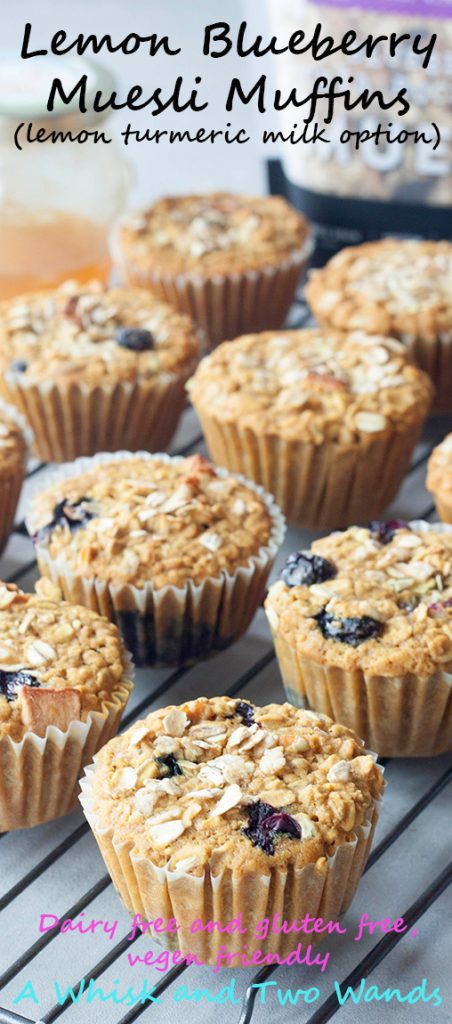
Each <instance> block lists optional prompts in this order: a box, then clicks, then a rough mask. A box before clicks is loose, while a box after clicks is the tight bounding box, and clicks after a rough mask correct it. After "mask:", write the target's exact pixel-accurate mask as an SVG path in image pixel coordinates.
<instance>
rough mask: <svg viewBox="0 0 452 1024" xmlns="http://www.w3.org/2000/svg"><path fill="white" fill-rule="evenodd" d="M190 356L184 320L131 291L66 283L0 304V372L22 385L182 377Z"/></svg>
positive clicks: (193, 349)
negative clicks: (50, 382)
mask: <svg viewBox="0 0 452 1024" xmlns="http://www.w3.org/2000/svg"><path fill="white" fill-rule="evenodd" d="M198 355H199V339H198V336H197V334H196V332H195V329H194V327H193V325H192V322H191V320H190V319H189V318H188V317H187V316H184V315H182V314H180V313H178V312H177V311H175V310H174V309H172V308H171V307H170V306H168V305H167V304H166V303H163V302H161V301H159V300H157V299H155V298H153V297H152V296H151V295H150V294H149V292H147V291H145V290H142V289H139V288H110V289H108V288H107V287H105V286H104V285H102V284H100V283H99V282H96V281H93V282H91V283H90V284H88V285H81V284H80V283H78V282H76V281H68V282H66V283H65V284H64V285H62V286H61V287H60V288H58V289H57V290H56V291H54V292H48V291H47V292H34V293H30V294H28V295H23V296H20V297H19V298H15V299H11V300H8V301H7V302H2V303H1V304H0V367H1V369H2V370H3V373H4V374H6V376H7V377H8V376H10V377H11V378H12V380H19V381H20V383H21V385H22V386H26V385H27V383H28V382H35V381H36V382H47V381H58V382H59V384H60V385H61V386H69V385H70V384H71V383H72V382H79V383H81V384H86V385H90V386H94V385H96V384H102V385H104V384H105V383H106V382H107V381H108V380H109V379H110V381H111V383H112V384H115V383H118V382H128V381H132V382H133V381H135V380H136V379H137V378H142V379H143V380H146V381H147V380H152V378H154V377H157V376H159V375H173V374H174V375H176V376H179V375H181V376H182V377H184V376H187V375H188V374H189V373H190V371H191V370H192V369H193V367H194V365H195V363H196V360H197V358H198Z"/></svg>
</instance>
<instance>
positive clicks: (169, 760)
mask: <svg viewBox="0 0 452 1024" xmlns="http://www.w3.org/2000/svg"><path fill="white" fill-rule="evenodd" d="M155 760H156V761H157V763H158V764H160V765H161V766H162V768H166V769H167V771H166V772H165V774H164V776H163V778H165V779H171V778H172V777H173V775H183V774H184V773H183V771H182V768H181V766H180V764H179V762H178V761H176V758H175V757H174V754H165V755H164V756H163V757H156V759H155Z"/></svg>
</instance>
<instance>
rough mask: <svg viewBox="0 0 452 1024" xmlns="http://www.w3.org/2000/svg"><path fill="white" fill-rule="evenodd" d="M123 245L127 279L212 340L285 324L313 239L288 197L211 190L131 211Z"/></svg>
mask: <svg viewBox="0 0 452 1024" xmlns="http://www.w3.org/2000/svg"><path fill="white" fill-rule="evenodd" d="M118 249H119V260H120V263H121V265H122V268H123V273H124V276H125V280H126V281H127V282H128V283H129V284H133V285H141V286H147V287H149V288H150V289H151V290H152V291H153V292H155V293H156V294H157V295H158V296H160V297H161V298H163V299H166V300H167V301H168V302H172V303H173V304H174V305H176V306H177V308H178V309H180V310H181V312H184V313H189V314H190V316H192V318H193V319H194V321H195V322H196V323H198V324H199V325H200V326H201V327H202V328H203V330H204V332H205V334H206V336H207V339H208V341H209V343H210V345H211V346H213V345H216V344H218V342H220V341H223V340H224V338H233V337H235V336H236V335H237V334H241V333H243V332H244V331H258V330H263V329H264V328H272V327H280V326H281V324H282V323H283V322H284V320H285V318H286V315H287V312H288V309H289V306H290V304H291V302H292V300H293V297H294V293H295V289H296V287H297V284H298V281H299V279H300V275H301V273H302V271H303V270H304V269H305V267H306V261H307V258H308V256H309V253H310V250H311V242H310V233H309V228H308V224H307V221H306V220H305V219H304V217H303V216H302V215H301V214H299V213H297V211H296V210H294V209H293V208H292V207H291V206H289V204H288V203H286V201H285V200H284V199H281V198H280V197H276V196H272V197H269V196H264V197H263V196H260V197H257V196H239V195H232V194H230V193H228V192H214V193H211V194H207V195H187V196H176V197H170V198H165V199H160V200H159V201H158V202H157V203H155V204H154V205H153V206H151V207H150V208H149V209H148V210H143V211H142V212H140V213H138V214H137V213H135V214H132V215H131V216H129V217H128V218H126V219H125V221H124V222H123V225H122V227H121V229H120V232H119V237H118Z"/></svg>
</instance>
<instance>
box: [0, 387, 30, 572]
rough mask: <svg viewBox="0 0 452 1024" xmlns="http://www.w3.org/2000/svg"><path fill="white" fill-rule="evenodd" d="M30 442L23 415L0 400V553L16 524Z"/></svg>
mask: <svg viewBox="0 0 452 1024" xmlns="http://www.w3.org/2000/svg"><path fill="white" fill-rule="evenodd" d="M31 443H32V435H31V431H30V430H29V429H28V427H27V425H26V423H25V420H24V418H23V416H21V415H20V413H19V412H18V410H17V409H16V408H15V407H14V406H11V405H7V404H6V403H5V402H2V401H0V553H1V552H2V551H3V549H4V547H5V544H6V542H7V540H8V537H9V535H10V533H11V529H12V526H13V523H14V516H15V514H16V509H17V503H18V501H19V497H20V492H21V490H22V484H23V481H24V476H25V473H26V469H27V458H28V454H29V450H30V446H31Z"/></svg>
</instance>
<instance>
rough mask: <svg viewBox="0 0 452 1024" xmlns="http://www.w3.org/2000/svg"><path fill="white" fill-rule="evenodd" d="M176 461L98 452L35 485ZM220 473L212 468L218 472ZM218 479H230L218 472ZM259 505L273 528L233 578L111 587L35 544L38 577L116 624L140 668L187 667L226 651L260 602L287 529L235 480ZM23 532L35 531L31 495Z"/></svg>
mask: <svg viewBox="0 0 452 1024" xmlns="http://www.w3.org/2000/svg"><path fill="white" fill-rule="evenodd" d="M137 457H138V458H146V459H158V460H160V461H162V460H163V461H165V462H168V463H170V462H176V461H177V462H181V461H183V460H182V458H181V457H173V458H171V457H170V456H169V455H165V454H159V455H151V454H149V452H136V453H131V452H115V453H114V454H113V455H111V454H108V453H106V452H101V453H99V454H97V455H95V456H94V457H93V458H92V459H83V458H82V459H77V460H76V461H75V462H73V463H71V464H67V465H63V466H59V467H58V468H57V469H55V470H53V471H51V472H49V473H48V474H47V476H46V480H45V483H44V484H43V483H42V480H41V485H40V486H38V487H37V488H36V491H35V494H36V493H37V492H38V491H42V490H43V489H47V487H50V486H52V485H53V484H56V483H59V482H60V481H61V480H64V479H68V478H70V477H73V476H78V475H79V474H81V473H85V472H87V470H89V469H92V467H93V466H95V465H100V464H101V463H104V462H110V461H112V459H114V460H117V461H123V460H124V459H132V458H137ZM216 468H217V467H216ZM218 473H219V476H220V477H221V476H223V477H224V476H228V475H229V474H228V472H227V471H226V470H222V469H219V470H218ZM236 479H237V480H239V481H240V482H241V483H243V484H246V486H247V487H249V488H250V489H251V490H252V491H254V492H255V493H256V494H258V495H259V497H260V498H261V499H262V500H263V501H264V503H265V506H266V508H267V511H268V513H269V515H270V517H271V519H272V522H273V526H272V530H271V534H270V537H269V540H268V542H267V544H266V545H265V546H264V547H262V548H261V549H260V550H259V551H258V552H257V554H255V555H252V556H250V558H249V559H248V561H247V563H246V564H245V565H240V566H238V567H237V569H236V570H235V572H234V573H233V574H232V575H231V574H229V573H227V572H222V573H221V575H220V576H217V577H206V579H205V580H203V581H202V583H200V584H198V585H195V584H194V583H191V582H190V581H187V583H186V584H185V586H184V587H175V586H171V585H167V586H165V587H160V588H155V587H154V586H153V584H152V582H149V583H147V584H146V585H145V586H142V587H136V586H133V585H132V584H127V583H126V584H122V585H114V584H111V583H108V582H107V581H104V580H100V579H96V578H89V577H85V576H84V575H83V574H81V573H78V574H76V573H74V572H73V571H72V570H71V569H70V568H69V566H68V565H67V564H66V562H65V559H64V552H62V553H61V554H60V555H59V556H58V557H56V558H54V557H52V556H51V555H50V553H49V551H48V548H47V546H46V545H45V544H42V543H41V544H39V543H36V545H35V547H36V558H37V561H38V566H39V570H40V572H41V574H42V575H43V576H46V577H47V578H48V579H50V580H52V582H53V583H55V584H56V585H57V586H58V587H60V589H61V591H62V593H63V596H64V598H65V599H66V600H68V601H71V602H72V603H73V604H82V605H85V606H86V607H88V608H91V609H92V610H93V611H97V612H99V613H100V614H101V615H105V616H106V617H107V618H108V619H111V620H112V621H114V622H116V624H117V625H118V627H119V629H120V630H121V633H122V635H123V638H124V642H125V644H126V647H127V648H128V649H129V650H130V651H131V653H132V655H133V657H134V661H135V663H136V664H137V665H139V666H144V665H147V666H153V667H157V666H174V665H187V664H192V663H194V662H196V661H198V660H201V659H204V658H207V657H210V656H211V655H213V654H216V653H219V652H220V651H222V650H224V649H225V648H226V647H228V646H229V645H230V644H231V643H233V642H235V641H236V640H238V639H239V638H240V637H241V636H242V635H243V633H245V632H246V630H247V629H248V626H249V624H250V622H251V620H252V618H253V617H254V614H255V612H256V610H257V608H258V606H259V604H260V603H261V601H262V599H263V597H264V592H265V585H266V582H267V579H268V576H269V573H270V570H271V568H272V565H273V562H274V559H275V556H276V554H277V551H278V549H279V547H280V546H281V543H282V540H283V537H284V532H285V524H284V518H283V516H282V515H281V512H280V511H279V509H278V507H277V505H276V504H275V502H274V501H273V498H272V497H271V495H269V494H266V493H265V491H263V489H262V488H261V487H258V486H256V484H253V483H252V482H250V481H249V480H246V479H244V478H243V477H241V476H236ZM29 507H30V509H31V512H30V514H29V516H28V518H27V528H28V531H29V533H31V534H33V532H34V529H35V526H34V523H33V511H32V508H33V496H32V497H31V500H30V506H29Z"/></svg>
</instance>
